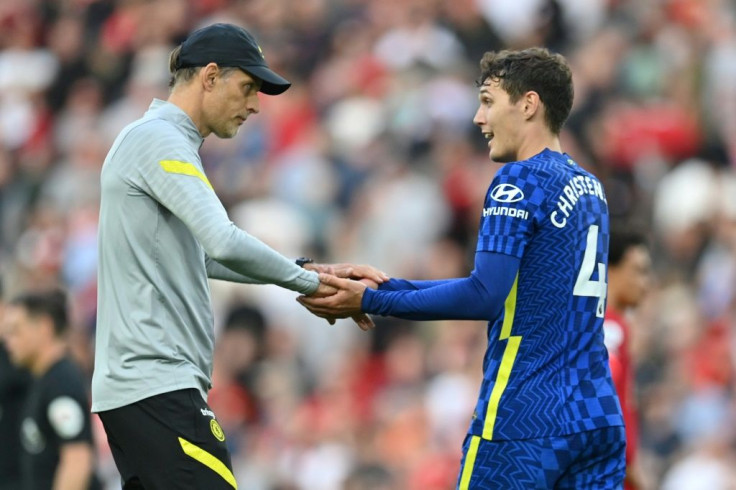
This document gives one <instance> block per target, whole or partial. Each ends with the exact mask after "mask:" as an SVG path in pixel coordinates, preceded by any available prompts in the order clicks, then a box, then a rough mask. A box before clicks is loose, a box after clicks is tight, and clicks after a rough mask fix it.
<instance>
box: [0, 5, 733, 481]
mask: <svg viewBox="0 0 736 490" xmlns="http://www.w3.org/2000/svg"><path fill="white" fill-rule="evenodd" d="M215 21H225V22H233V23H236V24H239V25H242V26H244V27H246V28H247V29H249V30H250V31H251V32H253V33H254V35H255V36H256V37H257V38H258V39H259V40H261V41H262V44H263V50H264V52H266V53H267V56H268V62H269V65H270V66H272V67H273V68H274V69H275V70H276V71H277V72H278V73H282V74H283V75H284V76H285V77H286V78H287V79H289V80H291V81H292V82H293V87H292V88H291V89H290V90H289V91H288V92H287V93H286V94H284V95H283V97H282V96H280V97H272V98H267V97H264V98H263V99H262V100H261V103H262V105H263V106H264V107H263V108H262V109H263V110H262V111H261V114H259V116H258V117H257V118H253V119H252V120H249V121H248V122H247V123H246V124H247V126H248V127H247V128H244V129H245V130H244V131H241V134H240V135H239V136H238V138H236V139H235V140H234V141H230V142H227V143H226V144H222V142H218V141H214V140H213V141H207V142H206V143H205V144H204V145H203V147H202V151H201V154H202V156H203V162H204V165H205V167H206V171H207V175H208V177H209V178H210V181H211V182H212V185H213V186H214V187H215V188H216V189H217V191H218V195H219V196H220V197H221V198H222V201H223V202H224V204H225V205H226V206H227V207H228V211H229V212H230V213H231V216H232V217H233V220H234V221H236V222H237V223H238V226H241V227H243V228H244V229H245V230H246V231H252V232H253V234H255V235H256V236H262V237H263V238H264V239H266V241H268V242H269V245H271V246H272V247H274V248H277V249H279V250H283V251H284V253H286V254H289V253H291V254H292V255H294V254H297V253H298V254H301V253H306V254H308V255H309V254H311V255H312V256H313V257H314V258H315V259H317V260H318V261H320V262H358V263H360V262H366V263H374V264H378V265H381V266H384V267H386V271H387V272H388V273H389V274H390V275H392V276H395V277H414V278H418V279H419V278H424V279H437V278H440V277H462V276H465V275H467V273H468V272H469V271H470V269H471V268H472V263H471V260H472V253H473V250H469V247H470V245H469V244H472V243H473V241H474V239H475V237H476V235H477V227H478V223H479V219H480V216H479V215H478V213H477V210H478V209H480V208H481V207H482V206H481V204H482V203H479V202H476V199H477V197H476V196H482V195H483V192H484V191H485V189H486V188H487V186H488V182H490V181H491V179H492V177H493V175H494V173H495V171H496V167H495V166H494V164H492V163H491V164H489V163H488V160H487V157H486V153H487V147H486V144H485V143H486V142H485V141H484V140H482V139H481V138H480V136H479V135H478V134H477V130H474V129H473V128H472V127H471V126H472V125H471V122H470V121H471V119H472V114H473V111H474V110H475V107H476V104H477V88H476V87H475V85H474V83H473V81H474V80H475V78H476V77H477V75H478V67H477V60H478V59H479V58H480V56H481V55H482V53H483V52H485V51H488V50H494V49H500V48H503V47H513V48H524V47H528V46H531V45H539V44H541V45H546V46H548V47H551V48H553V49H555V50H559V51H560V52H561V53H562V54H564V55H565V56H566V57H567V58H568V59H569V60H570V61H571V64H572V68H573V76H574V82H575V92H576V95H575V103H574V107H573V111H572V114H571V118H570V120H569V121H568V123H567V130H566V131H564V132H563V134H562V139H563V147H564V148H565V149H566V150H567V151H568V152H569V153H570V154H572V155H575V157H576V159H577V161H578V162H579V163H580V164H581V165H583V166H585V167H586V168H587V169H588V170H590V171H591V172H592V173H594V174H595V175H596V176H597V177H598V178H599V179H600V180H601V181H602V182H603V183H604V185H605V188H606V195H607V197H608V203H609V207H610V210H611V214H612V217H614V218H616V219H618V220H622V221H624V222H626V223H632V222H637V223H641V224H642V227H643V228H645V229H646V231H647V238H648V244H649V249H650V255H651V259H652V274H651V277H652V281H651V282H650V285H649V288H648V291H647V294H646V295H645V297H644V298H643V299H642V302H641V304H640V305H639V306H638V307H637V308H635V309H634V310H631V311H630V312H629V313H628V314H627V316H626V320H627V322H628V323H629V325H630V326H631V327H632V328H631V332H630V334H631V335H630V352H631V371H632V373H633V376H634V380H635V387H636V388H635V389H634V390H633V394H632V398H633V399H634V400H635V401H636V403H637V405H638V410H639V453H638V460H639V464H640V468H641V474H642V477H643V480H644V481H645V483H647V484H648V487H646V488H661V487H662V486H663V485H664V482H665V481H667V482H668V483H667V485H675V484H677V482H683V483H682V486H681V487H679V488H683V486H684V488H688V489H690V488H696V487H695V486H692V487H688V484H687V483H686V482H691V481H692V480H689V479H684V477H681V475H703V478H702V479H701V480H700V481H702V482H703V485H705V484H706V482H707V483H708V484H709V485H710V486H709V487H708V488H709V489H715V490H718V489H719V488H728V486H727V485H728V484H725V483H724V484H723V487H719V485H721V483H719V482H723V481H733V478H730V479H725V478H726V477H730V476H731V475H730V474H729V473H728V471H726V470H727V469H728V468H733V467H736V464H734V463H733V461H734V459H736V450H735V449H734V448H735V447H736V408H735V407H736V377H735V375H736V363H735V360H736V83H734V80H736V5H735V4H734V2H733V1H731V0H708V1H702V0H657V1H649V2H641V1H637V0H518V1H515V2H500V1H493V0H462V1H459V0H404V1H400V2H399V1H391V0H370V1H369V0H301V1H297V0H251V1H248V2H242V1H238V0H193V1H185V0H157V1H148V0H118V1H115V2H112V1H109V0H64V1H48V0H4V1H2V2H0V88H1V90H0V269H1V270H3V274H4V276H5V277H4V279H5V289H6V293H7V297H13V296H15V295H16V294H18V293H19V292H21V291H24V290H26V289H27V288H29V287H33V288H37V287H44V286H52V285H55V284H59V283H61V284H63V285H64V286H65V287H66V288H67V289H68V292H69V300H70V306H71V308H70V311H69V313H70V321H69V332H68V339H69V344H70V348H71V350H70V351H71V353H72V355H73V357H74V358H75V360H77V361H78V362H79V363H80V365H81V366H82V367H83V372H84V375H85V376H86V377H88V376H89V373H90V372H91V366H92V362H93V355H94V353H93V351H92V349H91V345H92V341H93V338H94V333H95V328H96V327H95V321H94V318H95V308H96V304H95V298H96V288H97V284H96V263H97V257H96V234H97V216H98V214H99V210H98V201H97V199H98V195H99V179H98V177H99V171H100V166H101V165H102V158H100V157H99V156H98V155H100V154H102V155H104V153H106V152H107V150H108V149H109V147H110V144H111V143H112V137H114V135H115V134H117V132H118V131H119V129H120V128H121V127H123V126H125V125H126V124H127V123H129V122H131V121H132V120H133V119H134V118H135V117H134V116H135V115H137V114H140V113H141V112H142V110H143V109H142V108H141V104H143V105H144V106H147V105H148V103H149V101H150V98H151V97H152V96H158V97H166V94H167V86H166V83H167V79H166V76H167V74H166V73H165V71H166V70H165V67H166V63H165V62H161V61H160V60H161V59H165V58H166V55H167V53H168V52H169V51H170V50H171V49H173V47H174V46H176V45H178V44H179V43H180V42H181V41H182V40H183V39H184V37H185V36H186V34H187V33H188V32H189V31H191V30H193V29H195V28H197V27H200V26H202V25H205V24H209V23H212V22H215ZM161 70H163V71H164V73H161ZM429 101H431V103H429ZM95 176H97V177H95ZM272 231H273V232H272ZM269 240H270V241H269ZM277 240H282V241H283V242H277ZM404 247H406V248H404ZM292 250H294V252H291V251H292ZM211 287H212V296H213V298H215V299H216V303H215V304H214V315H215V320H216V329H217V334H218V335H219V334H221V333H222V334H224V335H225V338H226V339H229V338H230V337H228V335H230V333H235V334H236V335H235V336H236V337H238V336H239V337H238V339H239V340H237V341H235V342H234V344H235V345H237V348H234V349H232V351H231V350H230V349H229V347H228V345H229V342H226V341H220V342H219V343H220V344H222V345H221V346H219V347H218V353H217V354H216V359H215V361H216V364H217V367H216V368H215V369H216V371H220V370H221V371H222V375H223V378H224V379H225V381H223V384H222V386H218V385H219V383H217V382H216V383H215V386H214V391H213V396H215V394H216V393H217V390H218V388H222V390H223V391H224V392H234V393H237V396H230V395H227V396H225V397H224V399H225V400H232V401H225V402H224V405H227V406H228V407H231V408H230V409H229V411H232V412H233V414H234V416H233V421H232V423H233V425H235V426H237V427H239V429H238V430H237V435H236V434H235V433H232V434H233V435H232V436H230V435H229V436H228V440H229V441H230V442H231V443H232V445H233V447H232V448H231V449H232V451H233V466H234V471H235V474H236V476H237V477H238V481H239V483H240V486H241V487H243V488H248V489H254V490H272V489H292V490H293V489H297V490H302V489H309V488H315V487H316V488H320V489H321V490H324V489H326V488H328V487H327V486H323V487H319V485H321V484H325V485H327V484H329V485H332V486H333V487H334V486H336V487H338V488H341V487H342V486H346V485H347V484H348V483H347V482H351V483H352V481H353V479H351V478H350V476H351V475H353V473H354V472H355V471H357V469H358V468H363V467H365V466H370V467H373V466H377V467H381V468H383V469H385V470H386V472H387V474H389V475H390V477H391V478H390V479H391V481H392V484H393V485H394V487H396V488H401V489H404V488H429V483H427V482H426V481H423V480H422V479H421V477H420V475H422V474H424V473H423V471H425V470H426V469H427V468H430V469H432V470H433V474H436V480H437V481H445V480H443V475H445V474H446V473H449V474H451V475H454V474H455V473H456V471H457V468H458V467H459V463H460V456H461V453H460V449H461V444H462V437H463V434H464V433H465V431H466V430H467V426H466V424H467V420H468V417H469V415H470V414H472V405H473V403H474V400H475V398H476V397H477V392H476V390H475V388H474V387H476V386H478V383H479V382H480V379H479V376H480V373H481V364H482V355H483V351H482V350H479V346H481V347H482V346H484V345H485V344H486V339H485V329H484V325H483V324H480V323H479V324H461V323H454V324H453V325H452V326H451V328H447V326H445V325H442V326H441V327H440V325H437V327H436V328H435V327H430V328H426V329H421V330H420V331H418V330H417V331H415V328H414V326H413V324H412V323H411V322H401V321H393V320H391V321H389V320H385V319H376V320H377V321H378V322H379V325H378V328H377V329H375V330H374V331H373V332H372V333H371V334H368V335H362V334H361V332H359V331H356V330H357V329H354V328H352V327H351V326H350V325H349V324H347V323H345V324H338V325H336V326H334V327H329V326H327V325H326V323H325V322H324V321H321V320H317V319H314V318H312V317H310V316H309V315H308V314H307V313H305V312H303V311H302V308H301V306H299V305H298V304H297V303H296V302H295V301H294V295H291V294H288V292H279V291H278V290H277V289H275V288H273V289H271V288H267V287H265V288H250V287H240V286H236V287H234V288H233V287H230V286H228V285H224V284H221V283H215V282H213V283H212V284H211ZM244 306H245V307H247V308H254V309H257V310H258V311H259V312H260V314H261V315H262V317H263V324H264V328H263V331H264V333H263V337H262V338H260V340H258V341H257V343H258V345H259V348H258V349H256V350H257V352H258V353H257V354H256V355H255V358H253V359H250V358H248V356H249V354H246V351H248V352H249V349H250V348H251V347H247V348H246V344H249V342H250V340H249V341H248V342H244V341H243V340H244V339H243V338H244V337H246V335H244V332H242V331H241V332H237V333H236V332H230V333H227V334H225V332H229V331H230V330H235V331H237V330H238V328H235V329H233V327H226V325H228V323H229V320H228V318H229V316H230V313H231V312H234V311H237V310H238V309H240V308H241V307H244ZM249 323H250V321H249ZM246 330H247V329H246ZM399 332H401V335H395V334H397V333H399ZM406 332H410V333H409V334H406ZM405 334H406V335H408V336H409V337H410V340H409V339H407V338H405ZM248 335H250V334H248ZM402 337H404V338H402ZM241 353H242V354H241ZM241 355H242V359H241V358H240V356H241ZM232 358H235V359H237V362H234V361H233V359H232ZM246 358H248V359H250V360H249V361H248V362H249V363H250V364H248V367H244V366H245V364H246V361H245V360H246ZM404 364H406V365H404ZM238 371H240V372H239V373H238V374H236V375H234V374H233V373H236V372H238ZM243 372H245V373H247V374H246V375H243ZM215 376H216V377H218V376H219V374H216V375H215ZM233 376H234V378H233ZM232 379H236V380H237V381H235V382H233V381H232ZM233 386H235V387H236V388H237V389H233V388H232V387H233ZM243 386H245V388H243V390H244V391H245V393H247V395H248V396H247V397H245V398H244V397H243V396H242V390H241V387H243ZM244 399H247V400H249V401H248V402H247V403H244V402H243V400H244ZM243 407H255V411H254V412H251V408H247V409H245V408H243ZM220 410H222V409H219V410H218V413H219V411H220ZM228 434H231V432H229V433H228ZM396 434H400V435H401V436H400V437H399V436H397V435H396ZM716 434H717V435H718V437H715V435H716ZM409 436H410V437H409ZM396 440H399V441H402V443H401V444H394V443H393V441H396ZM404 441H406V442H404ZM96 444H97V451H98V454H99V459H98V464H97V468H98V471H99V472H100V475H101V476H103V477H104V479H105V482H106V484H107V486H108V488H110V489H113V488H114V489H119V479H118V476H117V475H116V473H115V469H114V465H113V464H112V460H111V458H110V456H109V450H108V449H107V448H106V442H105V441H104V437H103V440H101V441H96ZM407 448H410V449H407ZM417 448H418V449H417ZM407 451H409V453H410V454H412V457H411V458H405V459H402V460H397V459H394V455H395V454H396V453H400V454H407ZM411 451H415V452H411ZM323 464H329V465H331V471H330V475H328V478H329V479H330V480H329V482H327V483H325V482H324V481H323V480H316V479H315V480H312V476H311V475H313V470H312V469H313V468H319V467H320V465H323ZM447 466H449V467H450V470H449V471H445V468H446V467H447ZM706 475H715V476H714V477H713V479H712V480H711V479H706V478H705V476H706ZM412 482H413V483H412ZM711 482H714V483H712V484H711ZM696 483H697V482H696ZM310 484H311V485H312V486H311V487H310ZM412 485H414V487H412ZM422 485H427V486H425V487H422ZM446 485H447V486H446V487H445V488H452V486H453V485H454V481H453V480H452V479H450V480H447V482H446ZM437 488H442V486H441V485H440V484H437Z"/></svg>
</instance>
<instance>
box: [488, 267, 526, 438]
mask: <svg viewBox="0 0 736 490" xmlns="http://www.w3.org/2000/svg"><path fill="white" fill-rule="evenodd" d="M518 285H519V274H518V273H517V274H516V279H514V285H513V286H512V287H511V291H509V295H508V296H507V297H506V302H505V304H504V315H503V326H502V327H501V335H500V336H499V338H498V340H499V341H504V340H505V341H506V349H504V351H503V357H502V358H501V365H500V366H499V368H498V374H496V382H495V383H494V384H493V390H492V391H491V397H490V399H489V400H488V410H487V411H486V421H485V424H484V425H483V439H486V440H489V441H491V440H493V428H494V426H495V425H496V415H497V414H498V404H499V402H500V401H501V396H502V395H503V392H504V390H505V389H506V386H507V385H508V383H509V376H511V368H513V367H514V361H515V360H516V354H517V353H518V352H519V344H521V337H519V336H511V327H512V326H513V324H514V315H515V314H516V289H517V287H518Z"/></svg>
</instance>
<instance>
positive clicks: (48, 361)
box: [29, 340, 66, 377]
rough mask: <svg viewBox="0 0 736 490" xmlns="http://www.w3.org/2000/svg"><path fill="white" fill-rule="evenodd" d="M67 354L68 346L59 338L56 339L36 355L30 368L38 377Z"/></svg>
mask: <svg viewBox="0 0 736 490" xmlns="http://www.w3.org/2000/svg"><path fill="white" fill-rule="evenodd" d="M65 354H66V346H65V345H64V343H63V342H61V341H59V340H54V341H53V342H52V343H51V344H50V345H49V346H48V347H47V348H46V349H43V350H42V352H41V353H40V354H39V355H38V357H36V359H35V360H34V361H33V364H31V366H29V367H30V370H31V373H33V375H34V376H36V377H38V376H41V375H42V374H44V373H45V372H46V371H48V370H49V368H50V367H51V366H53V365H54V364H55V363H56V362H57V361H58V360H59V359H61V358H62V357H64V355H65Z"/></svg>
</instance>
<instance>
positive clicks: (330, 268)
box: [304, 264, 390, 289]
mask: <svg viewBox="0 0 736 490" xmlns="http://www.w3.org/2000/svg"><path fill="white" fill-rule="evenodd" d="M304 268H305V269H307V270H310V271H315V272H319V273H320V274H330V275H333V276H337V277H341V278H343V279H356V280H361V279H367V280H369V281H371V282H370V284H368V285H369V286H370V287H373V289H375V288H377V287H378V285H379V284H383V283H384V282H386V281H388V280H389V279H390V277H389V276H388V274H386V273H385V272H383V271H381V270H379V269H376V268H375V267H373V266H372V265H357V264H304Z"/></svg>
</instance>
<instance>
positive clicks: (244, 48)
mask: <svg viewBox="0 0 736 490" xmlns="http://www.w3.org/2000/svg"><path fill="white" fill-rule="evenodd" d="M209 63H217V64H218V65H219V66H232V67H237V68H241V69H242V70H244V71H246V72H247V73H249V74H250V75H252V76H254V77H256V78H259V79H260V80H261V81H262V82H263V84H262V85H261V92H263V93H264V94H268V95H278V94H281V93H283V92H285V91H286V89H288V88H289V87H290V86H291V82H289V81H288V80H286V79H285V78H284V77H282V76H280V75H277V74H276V73H274V72H273V71H271V69H270V68H269V67H268V65H267V64H266V58H265V57H264V56H263V51H262V50H261V47H260V46H259V45H258V43H257V42H256V39H255V38H254V37H253V35H252V34H251V33H250V32H248V31H246V30H245V29H243V28H242V27H239V26H236V25H233V24H212V25H210V26H207V27H203V28H201V29H198V30H196V31H194V32H193V33H191V34H190V35H189V37H188V38H187V39H186V41H184V42H183V43H182V44H181V52H180V53H179V61H178V63H177V64H176V68H177V69H179V68H189V67H195V66H207V64H209Z"/></svg>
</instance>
